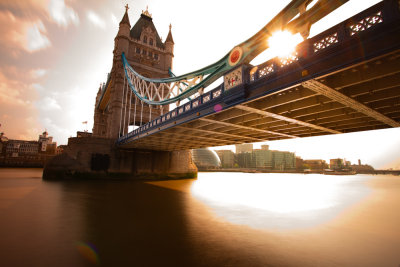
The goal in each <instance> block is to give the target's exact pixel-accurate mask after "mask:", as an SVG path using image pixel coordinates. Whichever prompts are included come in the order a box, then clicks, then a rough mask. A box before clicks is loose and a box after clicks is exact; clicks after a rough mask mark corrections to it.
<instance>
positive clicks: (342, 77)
mask: <svg viewBox="0 0 400 267" xmlns="http://www.w3.org/2000/svg"><path fill="white" fill-rule="evenodd" d="M338 92H339V93H340V94H337V93H338ZM398 126H400V51H396V52H394V53H391V54H389V55H385V56H382V57H379V58H375V59H373V60H369V61H367V62H363V63H361V64H357V65H353V66H351V67H348V68H346V69H343V70H341V71H337V72H334V73H331V74H329V75H325V76H322V77H319V78H317V79H313V80H309V81H308V82H303V83H299V84H295V85H292V86H290V87H287V88H285V89H282V90H279V91H276V92H274V93H271V94H268V95H266V96H264V97H261V98H259V99H256V100H253V101H250V102H247V103H245V104H240V105H236V106H234V107H231V108H228V109H225V110H223V111H221V112H218V113H215V114H211V115H208V116H205V117H201V118H199V119H197V120H195V121H190V122H187V123H183V124H180V125H177V126H174V127H172V128H169V129H165V130H162V131H159V132H156V133H153V134H151V135H149V136H146V137H145V138H141V139H139V140H137V141H134V142H131V143H128V144H125V145H124V148H141V149H150V150H183V149H193V148H201V147H210V146H222V145H231V144H239V143H248V142H260V141H266V140H279V139H287V138H296V137H309V136H319V135H327V134H335V133H349V132H357V131H366V130H375V129H383V128H390V127H398Z"/></svg>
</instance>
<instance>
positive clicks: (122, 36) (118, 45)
mask: <svg viewBox="0 0 400 267" xmlns="http://www.w3.org/2000/svg"><path fill="white" fill-rule="evenodd" d="M128 9H129V7H128V4H127V5H126V6H125V14H124V16H123V17H122V20H121V22H120V23H119V30H118V33H117V36H116V37H115V50H114V54H115V55H117V56H119V55H121V54H122V52H125V54H127V53H128V49H129V34H130V30H131V23H130V22H129V16H128Z"/></svg>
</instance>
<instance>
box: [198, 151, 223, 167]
mask: <svg viewBox="0 0 400 267" xmlns="http://www.w3.org/2000/svg"><path fill="white" fill-rule="evenodd" d="M192 159H193V162H194V164H196V166H197V168H198V169H199V170H204V169H217V168H219V167H220V166H221V161H220V159H219V157H218V155H217V153H215V151H213V150H210V149H208V148H199V149H193V150H192Z"/></svg>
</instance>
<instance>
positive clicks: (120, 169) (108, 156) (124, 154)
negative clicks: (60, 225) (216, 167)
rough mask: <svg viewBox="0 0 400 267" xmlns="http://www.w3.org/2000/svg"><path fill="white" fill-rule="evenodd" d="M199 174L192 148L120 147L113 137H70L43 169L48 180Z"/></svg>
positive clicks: (141, 177) (145, 177)
mask: <svg viewBox="0 0 400 267" xmlns="http://www.w3.org/2000/svg"><path fill="white" fill-rule="evenodd" d="M196 177H197V168H196V166H195V165H194V163H193V161H192V157H191V152H190V151H189V150H183V151H149V150H137V149H136V150H121V149H118V148H117V147H116V146H115V140H114V139H108V138H100V137H80V138H78V137H74V138H69V139H68V147H67V148H66V149H65V151H64V153H63V154H61V155H58V156H56V157H54V158H53V159H52V160H51V161H49V162H48V164H46V166H45V168H44V170H43V179H45V180H63V179H132V180H167V179H185V178H196Z"/></svg>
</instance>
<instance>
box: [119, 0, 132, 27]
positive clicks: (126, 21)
mask: <svg viewBox="0 0 400 267" xmlns="http://www.w3.org/2000/svg"><path fill="white" fill-rule="evenodd" d="M128 9H129V6H128V4H126V6H125V14H124V16H123V17H122V20H121V22H120V23H119V25H121V24H128V25H129V28H130V27H131V23H130V22H129V16H128Z"/></svg>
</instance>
